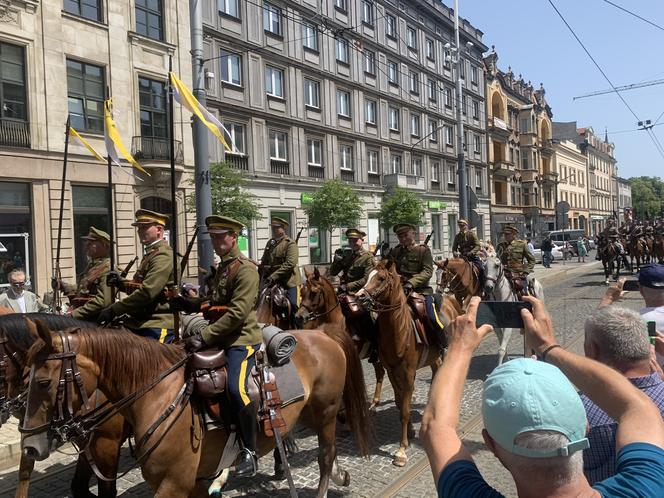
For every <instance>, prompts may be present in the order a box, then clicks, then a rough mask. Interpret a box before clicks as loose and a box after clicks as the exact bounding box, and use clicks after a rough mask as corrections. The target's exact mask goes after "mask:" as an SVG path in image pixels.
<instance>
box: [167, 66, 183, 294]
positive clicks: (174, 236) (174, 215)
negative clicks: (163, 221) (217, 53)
mask: <svg viewBox="0 0 664 498" xmlns="http://www.w3.org/2000/svg"><path fill="white" fill-rule="evenodd" d="M171 72H173V56H169V57H168V90H169V91H168V117H169V123H168V125H169V126H168V135H169V136H168V139H169V145H170V157H171V241H172V244H173V246H172V247H173V283H174V286H175V289H178V288H179V287H178V285H179V281H180V278H179V277H180V275H179V274H178V208H177V198H176V197H175V130H174V128H175V119H174V118H175V113H174V112H173V85H172V83H171Z"/></svg>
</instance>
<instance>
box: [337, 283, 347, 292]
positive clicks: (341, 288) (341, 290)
mask: <svg viewBox="0 0 664 498" xmlns="http://www.w3.org/2000/svg"><path fill="white" fill-rule="evenodd" d="M337 294H348V286H347V285H346V284H341V285H340V286H339V287H337Z"/></svg>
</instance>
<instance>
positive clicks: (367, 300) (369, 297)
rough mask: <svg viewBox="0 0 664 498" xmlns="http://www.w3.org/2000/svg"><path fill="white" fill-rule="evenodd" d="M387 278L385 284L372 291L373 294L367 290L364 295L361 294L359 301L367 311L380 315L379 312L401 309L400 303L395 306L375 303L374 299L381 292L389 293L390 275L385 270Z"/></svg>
mask: <svg viewBox="0 0 664 498" xmlns="http://www.w3.org/2000/svg"><path fill="white" fill-rule="evenodd" d="M385 271H386V272H387V273H388V275H389V277H388V278H386V279H385V282H384V283H383V284H382V285H380V286H379V287H377V288H376V289H374V291H373V292H369V291H368V290H366V289H365V294H362V295H361V296H359V298H358V299H359V301H360V303H362V305H363V306H364V305H365V304H367V305H368V307H369V309H371V310H372V311H375V312H376V313H381V312H387V311H394V310H397V309H399V308H400V307H401V303H396V304H383V303H380V302H378V301H376V298H377V297H378V296H380V295H381V294H382V293H383V292H385V291H388V292H389V291H391V290H392V280H393V278H392V275H391V274H390V272H389V270H385Z"/></svg>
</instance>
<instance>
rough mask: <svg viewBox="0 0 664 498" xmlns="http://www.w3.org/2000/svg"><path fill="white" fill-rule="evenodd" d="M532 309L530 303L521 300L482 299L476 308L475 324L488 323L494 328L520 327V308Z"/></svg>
mask: <svg viewBox="0 0 664 498" xmlns="http://www.w3.org/2000/svg"><path fill="white" fill-rule="evenodd" d="M524 308H525V309H527V310H529V311H532V310H533V307H532V305H531V304H530V303H526V302H523V301H482V302H481V303H480V306H479V308H478V309H477V320H476V324H477V326H478V327H479V326H480V325H484V324H489V325H492V326H493V327H494V328H498V329H502V328H511V329H522V328H523V318H521V310H522V309H524Z"/></svg>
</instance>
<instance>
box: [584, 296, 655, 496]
mask: <svg viewBox="0 0 664 498" xmlns="http://www.w3.org/2000/svg"><path fill="white" fill-rule="evenodd" d="M583 348H584V351H585V354H586V357H588V358H591V359H593V360H596V361H599V362H600V363H603V364H605V365H607V366H609V367H611V368H613V369H614V370H617V371H618V372H620V373H622V374H623V375H624V376H625V377H626V378H627V379H629V381H630V382H631V383H632V384H634V386H636V387H637V388H638V389H640V390H641V391H642V392H644V393H645V394H646V395H647V396H648V397H649V398H650V399H652V401H653V403H655V405H656V406H657V407H658V408H659V410H660V413H662V415H664V382H663V381H662V379H661V378H660V376H659V373H653V372H652V370H651V368H650V343H649V341H648V331H647V330H646V324H645V322H644V321H643V318H641V316H640V315H639V314H638V313H636V312H635V311H632V310H629V309H625V308H620V307H617V306H607V307H604V308H601V309H600V310H598V311H597V312H596V313H595V314H593V315H591V316H590V317H589V318H588V319H587V320H586V323H585V342H584V346H583ZM581 400H582V401H583V406H584V408H585V409H586V415H587V417H588V426H589V430H588V440H589V441H590V448H588V449H586V450H584V452H583V473H584V474H585V475H586V478H587V479H588V482H589V483H590V484H591V485H592V484H594V483H596V482H598V481H601V480H603V479H606V478H608V477H611V476H612V475H614V474H615V462H616V449H615V448H616V429H617V424H616V422H615V421H614V420H613V419H612V418H611V417H609V416H608V415H607V414H606V413H605V412H604V411H603V410H602V409H601V408H599V407H598V406H597V405H596V404H595V403H593V402H592V401H591V400H590V398H588V396H586V395H585V394H582V395H581Z"/></svg>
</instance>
